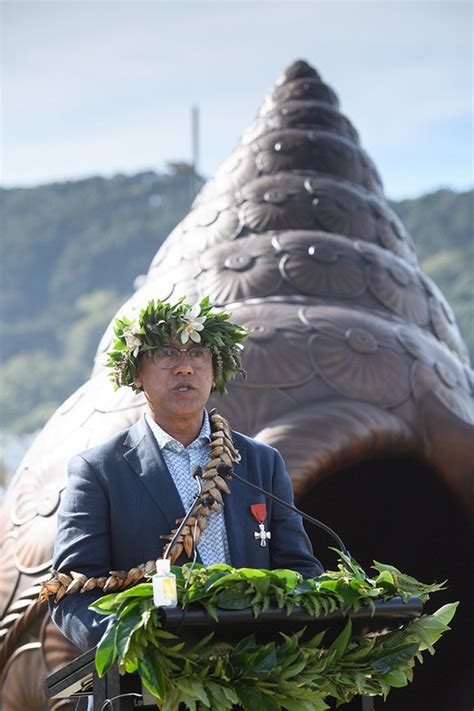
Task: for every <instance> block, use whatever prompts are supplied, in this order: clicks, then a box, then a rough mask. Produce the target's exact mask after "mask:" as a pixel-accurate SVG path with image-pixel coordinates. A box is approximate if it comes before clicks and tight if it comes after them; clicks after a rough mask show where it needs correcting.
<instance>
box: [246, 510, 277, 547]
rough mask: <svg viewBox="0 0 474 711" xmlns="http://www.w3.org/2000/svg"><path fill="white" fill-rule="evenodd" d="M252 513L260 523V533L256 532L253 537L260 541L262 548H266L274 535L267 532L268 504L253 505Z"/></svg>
mask: <svg viewBox="0 0 474 711" xmlns="http://www.w3.org/2000/svg"><path fill="white" fill-rule="evenodd" d="M250 511H251V513H252V516H253V517H254V519H255V520H256V522H257V523H258V528H259V530H258V531H255V532H254V534H253V537H254V539H255V540H256V541H260V546H261V547H262V548H265V547H266V545H267V541H268V540H270V538H271V537H272V534H271V532H270V531H266V530H265V523H264V522H265V519H266V517H267V505H266V504H251V505H250Z"/></svg>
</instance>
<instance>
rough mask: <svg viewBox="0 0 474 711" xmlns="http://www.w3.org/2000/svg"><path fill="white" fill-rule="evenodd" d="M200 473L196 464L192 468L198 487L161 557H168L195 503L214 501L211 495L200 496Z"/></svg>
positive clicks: (199, 468)
mask: <svg viewBox="0 0 474 711" xmlns="http://www.w3.org/2000/svg"><path fill="white" fill-rule="evenodd" d="M201 474H202V468H201V467H198V466H196V467H195V469H194V471H193V477H194V478H195V479H196V481H197V484H198V487H199V489H198V491H197V493H196V494H195V495H194V498H193V500H192V502H191V505H190V507H189V508H188V510H187V511H186V513H185V514H184V518H183V520H182V521H181V523H180V524H179V526H178V528H177V530H176V533H175V534H174V536H173V538H172V539H171V541H170V542H169V543H168V545H167V546H166V550H165V552H164V553H163V559H164V560H166V558H168V556H169V554H170V552H171V549H172V548H173V546H174V544H175V543H176V541H177V540H178V538H179V536H180V534H181V531H182V530H183V528H184V527H185V526H186V524H187V522H188V520H189V519H190V518H191V515H192V514H193V513H194V509H195V508H196V506H197V504H198V503H201V502H203V501H204V502H206V503H208V504H209V505H211V504H213V503H214V501H215V499H214V497H213V496H211V495H209V496H206V497H205V498H204V499H203V497H202V481H201Z"/></svg>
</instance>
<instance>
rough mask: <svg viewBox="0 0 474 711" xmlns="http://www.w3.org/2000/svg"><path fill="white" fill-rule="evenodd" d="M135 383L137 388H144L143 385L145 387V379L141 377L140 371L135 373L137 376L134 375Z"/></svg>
mask: <svg viewBox="0 0 474 711" xmlns="http://www.w3.org/2000/svg"><path fill="white" fill-rule="evenodd" d="M133 384H134V385H135V387H136V388H140V390H141V389H142V387H143V380H142V379H141V377H140V372H138V373H137V374H136V375H135V377H134V379H133Z"/></svg>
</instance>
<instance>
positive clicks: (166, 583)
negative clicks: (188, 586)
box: [163, 578, 175, 597]
mask: <svg viewBox="0 0 474 711" xmlns="http://www.w3.org/2000/svg"><path fill="white" fill-rule="evenodd" d="M163 594H164V596H165V597H173V596H174V594H175V590H174V580H173V578H164V580H163Z"/></svg>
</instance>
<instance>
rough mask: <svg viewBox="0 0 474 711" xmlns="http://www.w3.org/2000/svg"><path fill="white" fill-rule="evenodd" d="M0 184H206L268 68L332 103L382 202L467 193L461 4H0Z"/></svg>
mask: <svg viewBox="0 0 474 711" xmlns="http://www.w3.org/2000/svg"><path fill="white" fill-rule="evenodd" d="M1 9H2V67H3V69H2V75H1V109H2V115H3V125H2V131H1V138H2V164H1V181H0V182H1V184H2V186H4V187H21V186H24V187H27V186H34V185H38V184H43V183H48V182H53V181H63V180H76V179H81V178H85V177H88V176H91V175H103V176H112V175H114V174H116V173H126V174H134V173H138V172H142V171H146V170H156V171H161V170H164V169H165V168H166V165H167V161H180V160H183V161H187V162H190V161H191V130H190V113H191V107H192V106H193V105H197V106H199V110H200V124H201V131H200V162H199V165H198V168H199V170H200V172H201V173H202V174H204V175H205V176H208V177H210V176H212V175H213V174H214V173H215V171H216V170H217V168H218V166H219V165H220V163H222V161H223V160H225V158H226V157H227V156H228V155H229V154H230V152H231V150H232V149H233V147H234V146H235V145H236V144H237V142H238V140H239V137H240V135H241V134H242V132H243V131H244V129H245V128H246V127H247V126H248V125H249V123H250V122H251V121H252V119H253V117H254V116H255V114H256V112H257V110H258V108H259V105H260V104H261V102H262V100H263V98H264V96H265V94H266V93H267V92H268V91H269V89H270V88H271V87H272V85H273V84H274V82H275V80H276V79H277V77H278V75H279V74H280V72H281V71H282V70H283V69H284V68H285V67H286V66H287V65H288V64H290V63H291V62H292V61H294V60H295V59H299V58H304V59H306V60H307V61H309V62H310V63H311V64H313V66H315V67H316V68H317V69H318V71H319V72H320V74H321V75H322V77H323V79H324V80H325V81H326V83H328V84H329V85H330V86H331V87H332V88H333V89H334V90H335V91H336V93H337V94H338V96H339V99H340V103H341V110H342V111H343V113H345V114H346V116H348V117H349V118H350V119H351V121H352V122H353V124H354V125H355V127H356V128H357V129H358V131H359V134H360V136H361V140H362V144H363V146H364V147H365V149H366V150H367V151H368V153H369V155H370V156H371V157H372V159H373V160H374V161H375V164H376V165H377V167H378V169H379V172H380V173H381V175H382V179H383V181H384V185H385V192H386V194H387V195H388V197H390V198H392V199H401V198H405V197H416V196H417V195H420V194H422V193H425V192H429V191H432V190H436V189H438V188H440V187H450V188H453V189H456V190H466V189H469V188H471V187H472V185H473V143H472V140H473V139H472V135H473V121H472V108H473V84H472V66H473V64H472V59H473V57H472V54H473V40H472V37H473V4H472V3H471V2H458V1H457V0H449V1H447V0H446V1H433V0H422V1H417V0H404V1H400V0H371V1H369V0H367V1H364V2H361V1H359V0H341V1H339V0H311V1H310V0H307V1H304V2H303V1H301V2H300V1H296V0H293V1H289V0H287V2H275V1H273V0H268V1H265V0H260V1H258V0H254V1H252V2H250V1H249V2H246V1H240V2H227V1H226V0H218V1H215V2H205V1H204V0H194V1H189V0H187V1H182V2H181V1H179V0H174V1H173V2H161V1H160V0H148V1H146V2H145V1H143V0H129V1H128V2H120V1H117V0H102V1H101V2H97V1H96V0H57V1H55V2H44V1H43V0H37V1H35V2H29V1H25V0H10V1H6V0H2V2H1Z"/></svg>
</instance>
